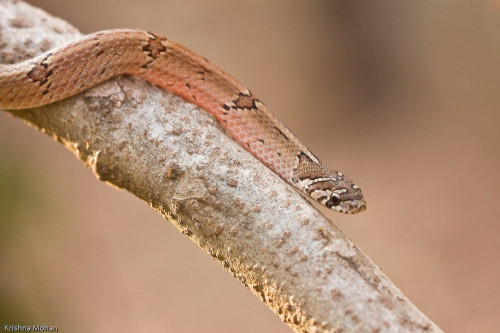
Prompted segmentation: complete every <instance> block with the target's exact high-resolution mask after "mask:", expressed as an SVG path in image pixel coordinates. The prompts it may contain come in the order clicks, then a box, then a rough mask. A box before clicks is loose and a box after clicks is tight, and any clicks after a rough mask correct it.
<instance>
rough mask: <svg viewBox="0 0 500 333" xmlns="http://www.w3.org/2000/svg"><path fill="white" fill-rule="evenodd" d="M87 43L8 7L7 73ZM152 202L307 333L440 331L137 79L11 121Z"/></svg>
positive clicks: (227, 148)
mask: <svg viewBox="0 0 500 333" xmlns="http://www.w3.org/2000/svg"><path fill="white" fill-rule="evenodd" d="M80 35H81V34H80V33H79V32H78V31H77V30H76V29H75V28H74V27H72V26H71V25H69V24H68V23H66V22H65V21H63V20H61V19H57V18H54V17H52V16H49V15H48V14H46V13H45V12H43V11H41V10H39V9H36V8H34V7H31V6H30V5H27V4H25V3H23V2H21V1H13V0H0V63H14V62H19V61H22V60H25V59H29V58H31V57H33V56H34V55H36V54H39V53H41V52H43V51H47V50H48V49H50V48H53V47H56V46H58V45H62V44H64V43H67V42H69V41H72V40H74V39H76V38H78V37H79V36H80ZM6 112H9V113H10V114H12V115H14V116H15V117H18V118H20V119H23V120H24V121H26V122H27V123H28V124H31V125H33V126H35V127H36V128H38V129H39V130H41V131H42V132H44V133H46V134H48V135H51V136H53V137H54V138H55V139H56V140H57V141H59V142H61V143H63V144H64V145H65V146H66V147H67V148H68V149H70V150H71V151H73V152H74V153H75V155H76V156H77V157H78V158H79V159H81V160H82V161H83V162H84V163H86V164H87V165H89V166H90V167H91V168H92V170H93V171H94V173H95V174H96V175H97V177H98V178H99V179H100V180H102V181H105V182H108V183H110V184H113V185H114V186H117V187H119V188H123V189H126V190H128V191H130V192H132V193H133V194H135V195H136V196H137V197H138V198H140V199H142V200H144V201H146V202H147V203H148V204H149V205H150V206H151V207H152V208H154V209H155V210H157V211H158V212H159V213H160V214H162V215H163V216H164V217H165V218H166V219H168V220H169V221H171V222H172V223H173V224H174V225H175V226H176V227H177V228H178V229H179V230H180V231H181V232H183V233H184V234H186V235H187V236H188V237H190V239H191V240H193V241H194V242H195V243H196V244H198V246H200V247H201V248H202V249H204V250H205V251H206V252H207V253H208V254H209V255H211V256H212V257H213V258H214V259H216V260H217V261H218V262H219V263H221V264H222V266H223V267H224V268H225V269H227V270H228V271H230V272H231V273H232V274H233V276H234V277H235V278H237V279H238V280H240V281H241V282H242V283H243V284H244V285H245V286H246V287H247V288H248V289H250V290H251V291H252V292H253V293H254V294H255V295H256V296H257V297H259V298H260V299H261V300H262V301H263V302H265V303H266V304H267V305H268V306H269V307H270V308H271V309H272V310H273V311H274V312H275V313H276V314H277V315H278V316H279V317H280V318H281V319H282V320H283V321H285V322H286V323H287V324H288V325H289V326H290V327H291V328H292V329H294V330H295V331H297V332H315V331H317V332H320V331H321V332H322V331H325V332H326V331H337V332H339V331H348V332H385V331H391V332H423V331H428V332H440V331H441V330H440V329H439V328H438V327H437V326H436V325H435V324H434V323H433V322H431V321H430V320H429V319H428V318H427V317H426V316H425V315H424V314H422V313H421V312H420V311H419V310H418V309H417V308H416V307H415V306H414V305H413V304H412V303H411V302H410V301H409V300H408V299H407V298H406V297H405V296H404V295H403V294H402V293H401V292H400V291H399V289H398V288H397V287H396V286H394V285H393V284H392V283H391V281H390V280H389V279H388V278H387V277H386V276H385V275H384V274H383V273H382V272H381V271H380V269H379V268H378V267H377V266H376V265H375V264H374V263H373V262H372V261H371V260H370V259H369V258H368V257H367V256H366V255H365V254H364V253H362V252H361V250H359V249H358V248H357V247H356V246H355V245H354V244H353V243H352V241H350V240H349V239H348V238H347V237H346V236H345V235H343V234H342V232H341V231H340V230H338V229H337V227H335V226H334V225H333V224H332V223H331V222H330V221H329V220H327V219H326V218H325V217H324V216H323V215H321V214H320V213H319V212H318V211H317V210H316V209H315V208H314V207H313V206H312V205H310V204H309V203H308V202H307V201H306V200H305V199H304V198H302V197H301V196H300V195H299V194H298V193H297V192H295V191H294V190H293V189H292V188H291V187H290V186H289V185H287V184H286V183H284V182H283V181H282V180H281V179H279V178H278V177H277V176H276V175H275V174H274V173H272V172H271V171H270V170H268V169H267V168H266V167H264V166H263V165H262V164H261V163H260V162H258V161H257V160H255V159H254V158H253V157H252V156H251V155H250V154H248V153H247V152H246V151H244V150H243V149H242V148H241V147H239V146H238V145H237V144H236V143H235V142H233V141H232V140H231V139H230V138H229V137H228V136H227V135H226V134H225V133H224V131H223V129H222V128H221V127H220V126H219V125H218V123H217V122H216V121H215V120H214V119H213V118H212V117H211V116H210V115H208V114H207V113H205V112H204V111H202V110H200V109H198V108H197V107H195V106H193V105H191V104H189V103H186V102H185V101H183V100H182V99H180V98H179V97H177V96H174V95H172V94H169V93H168V92H165V91H163V90H161V89H159V88H157V87H155V86H153V85H150V84H148V83H146V82H143V81H141V80H139V79H135V78H132V77H121V78H117V79H113V80H110V81H108V82H106V83H104V84H101V85H99V86H97V87H95V88H93V89H90V90H88V91H87V92H85V93H83V94H80V95H78V96H75V97H72V98H69V99H67V100H64V101H61V102H59V103H55V104H52V105H48V106H45V107H41V108H36V109H30V110H21V111H6Z"/></svg>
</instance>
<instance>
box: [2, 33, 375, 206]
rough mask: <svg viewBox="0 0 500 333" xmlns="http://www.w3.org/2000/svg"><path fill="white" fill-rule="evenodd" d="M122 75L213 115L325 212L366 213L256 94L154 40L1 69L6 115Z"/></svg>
mask: <svg viewBox="0 0 500 333" xmlns="http://www.w3.org/2000/svg"><path fill="white" fill-rule="evenodd" d="M122 74H130V75H134V76H137V77H140V78H142V79H145V80H147V81H149V82H151V83H153V84H155V85H158V86H160V87H162V88H164V89H166V90H168V91H170V92H173V93H174V94H177V95H179V96H181V97H182V98H184V99H185V100H186V101H188V102H191V103H193V104H196V105H197V106H199V107H201V108H202V109H204V110H205V111H207V112H209V113H210V114H212V115H213V116H214V117H215V118H216V119H217V120H218V121H219V122H220V123H221V125H222V126H223V127H224V128H225V130H226V131H227V133H228V134H229V135H230V136H231V137H233V138H234V140H236V141H237V142H238V143H239V144H240V145H241V146H243V147H244V148H245V149H247V150H248V151H249V152H250V153H252V154H253V155H254V156H255V157H256V158H257V159H259V160H260V161H261V162H262V163H264V164H265V165H266V166H267V167H268V168H270V169H271V170H273V171H274V172H275V173H276V174H278V175H279V176H280V177H281V178H283V179H284V180H285V181H287V182H288V183H290V184H292V185H293V186H295V187H296V188H297V189H299V190H300V191H302V192H304V193H306V194H307V195H309V196H310V197H312V198H313V199H314V200H316V201H318V202H320V203H321V204H323V205H325V206H327V207H329V208H331V209H333V210H335V211H338V212H343V213H357V212H360V211H362V210H365V209H366V203H365V200H364V198H363V194H362V192H361V189H359V187H358V186H356V185H355V184H354V183H353V182H352V181H351V180H350V179H348V178H347V177H345V176H344V175H343V174H342V173H340V172H338V171H334V170H332V169H330V168H329V167H328V166H326V165H325V164H323V163H322V162H320V161H319V160H318V158H317V157H316V156H315V155H314V154H312V153H311V151H310V150H309V149H307V148H306V147H305V145H304V144H302V143H301V142H300V141H299V140H298V139H297V138H296V137H295V136H294V135H293V134H292V133H291V132H290V130H289V129H288V128H286V127H285V126H284V125H283V124H282V123H281V122H280V121H279V120H278V119H277V118H276V117H275V116H274V115H273V114H272V113H270V112H269V111H268V110H267V108H266V107H265V106H264V104H263V103H262V102H261V101H260V100H259V99H257V98H255V97H254V95H253V94H252V93H251V92H250V90H248V89H247V88H246V87H245V86H243V85H242V84H241V83H239V82H238V81H237V80H235V79H234V78H233V77H231V76H230V75H228V74H226V73H224V72H223V71H222V70H220V69H219V68H218V67H216V66H215V65H213V64H212V63H210V62H209V61H208V60H207V59H205V58H203V57H201V56H199V55H197V54H195V53H194V52H192V51H190V50H188V49H187V48H185V47H183V46H181V45H179V44H177V43H175V42H173V41H171V40H169V39H167V38H165V37H162V36H158V35H155V34H152V33H149V32H145V31H139V30H109V31H101V32H97V33H95V34H92V35H87V36H85V37H83V38H82V39H80V40H78V41H75V42H73V43H71V44H68V45H66V46H63V47H61V48H58V49H55V50H52V51H49V52H47V53H45V54H43V55H40V56H38V57H36V58H33V59H30V60H27V61H25V62H22V63H17V64H13V65H0V108H2V109H25V108H32V107H37V106H42V105H46V104H49V103H53V102H56V101H59V100H62V99H64V98H67V97H70V96H73V95H75V94H78V93H79V92H82V91H84V90H86V89H89V88H91V87H93V86H95V85H97V84H99V83H101V82H103V81H105V80H108V79H110V78H112V77H115V76H118V75H122Z"/></svg>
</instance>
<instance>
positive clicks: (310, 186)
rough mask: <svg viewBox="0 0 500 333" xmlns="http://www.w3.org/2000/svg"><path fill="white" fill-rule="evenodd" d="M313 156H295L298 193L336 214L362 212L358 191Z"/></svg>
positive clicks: (364, 205)
mask: <svg viewBox="0 0 500 333" xmlns="http://www.w3.org/2000/svg"><path fill="white" fill-rule="evenodd" d="M313 158H315V157H314V155H312V157H311V156H308V155H306V154H304V153H303V155H302V156H299V159H298V164H297V168H295V170H294V177H293V178H294V181H295V184H296V186H297V187H298V188H299V190H301V191H303V192H304V193H305V194H307V195H309V196H310V197H311V198H313V199H314V200H316V201H318V202H319V203H321V204H322V205H324V206H326V207H328V208H330V209H332V210H335V211H337V212H341V213H346V214H354V213H359V212H362V211H364V210H366V201H365V199H364V197H363V193H362V192H361V189H360V188H359V187H358V186H357V185H356V184H354V183H353V182H352V181H351V180H350V179H349V178H347V177H345V176H344V175H343V174H342V173H341V172H338V171H333V170H331V169H330V168H329V167H328V166H326V165H325V164H323V163H321V162H320V161H319V160H317V159H316V160H314V159H313Z"/></svg>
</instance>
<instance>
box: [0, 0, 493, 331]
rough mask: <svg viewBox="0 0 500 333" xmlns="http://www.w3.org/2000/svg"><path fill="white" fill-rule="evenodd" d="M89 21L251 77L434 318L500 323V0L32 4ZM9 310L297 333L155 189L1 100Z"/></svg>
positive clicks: (471, 327) (159, 326) (30, 316)
mask: <svg viewBox="0 0 500 333" xmlns="http://www.w3.org/2000/svg"><path fill="white" fill-rule="evenodd" d="M29 2H31V3H33V4H36V5H38V6H40V7H42V8H44V9H46V10H47V11H49V12H50V13H52V14H53V15H56V16H60V17H62V18H64V19H66V20H68V21H69V22H71V23H72V24H73V25H75V26H76V27H78V28H79V29H80V30H81V31H83V32H92V31H97V30H102V29H108V28H118V27H129V28H140V29H145V30H150V31H154V32H157V33H160V34H164V35H166V36H168V37H169V38H171V39H174V40H176V41H178V42H180V43H182V44H184V45H186V46H188V47H189V48H191V49H193V50H195V51H196V52H198V53H200V54H202V55H204V56H206V57H207V58H209V59H210V60H212V61H213V62H215V63H216V64H218V65H220V66H221V67H222V68H224V69H225V70H226V71H227V72H229V73H231V74H233V75H234V76H235V77H237V78H238V79H239V80H241V81H242V82H244V83H245V84H246V85H247V86H248V87H250V88H251V89H252V91H253V92H254V93H255V94H256V95H257V96H259V98H260V99H262V100H263V101H265V102H266V104H267V106H268V107H269V108H270V109H271V110H272V111H273V112H274V113H275V114H277V115H278V117H279V118H280V119H281V120H283V121H284V122H285V123H286V124H287V125H288V126H289V127H290V128H291V129H292V130H293V131H294V132H295V133H296V134H297V136H298V137H299V138H301V139H302V140H303V141H304V142H305V143H306V144H307V145H308V146H309V147H310V148H311V149H312V150H313V151H314V152H315V153H316V154H317V155H318V156H320V157H321V158H322V159H323V160H324V161H325V162H327V163H328V164H330V165H331V166H333V167H334V168H338V169H340V170H341V171H343V172H345V173H346V174H347V175H349V176H351V177H352V178H354V179H355V181H356V183H357V184H358V185H360V186H361V187H362V188H363V190H364V193H365V196H366V198H367V200H368V210H367V212H365V213H363V214H360V215H357V216H343V215H340V214H336V213H332V212H329V211H325V210H323V211H324V212H325V214H327V216H329V217H330V218H331V219H332V220H333V221H334V222H335V223H336V224H337V225H339V226H340V228H341V229H342V230H343V231H344V232H345V233H346V234H347V235H349V237H351V238H352V239H353V240H354V242H355V243H356V244H357V245H358V246H359V247H360V248H361V249H362V250H363V251H364V252H365V253H366V254H367V255H368V256H369V257H371V258H372V259H373V260H374V261H375V263H376V264H378V265H379V266H380V267H381V269H382V270H383V271H384V272H385V273H386V274H387V275H388V276H389V278H390V279H391V280H392V281H393V282H394V283H395V284H396V285H397V286H398V287H399V288H401V289H402V291H403V292H404V293H405V294H406V295H407V296H408V297H409V298H410V299H411V300H412V301H413V302H414V303H415V304H416V305H417V306H418V307H419V308H420V309H421V310H422V311H423V312H424V313H425V314H426V315H427V316H429V317H430V318H431V319H432V320H433V321H435V322H436V323H437V324H438V325H439V326H440V327H441V328H443V329H444V330H446V331H450V332H452V331H453V332H492V331H495V330H498V329H499V327H500V325H499V324H500V320H499V319H498V312H499V310H500V287H499V281H500V268H499V265H498V263H499V261H498V257H499V250H500V242H499V240H498V239H499V237H498V236H499V229H500V225H499V223H498V221H499V218H498V215H499V213H498V206H497V205H498V204H499V201H498V199H499V191H498V189H499V186H500V177H499V174H500V172H499V171H500V170H499V165H500V163H499V162H500V161H499V160H500V154H499V151H500V134H499V125H500V121H499V120H500V116H499V106H500V93H499V88H500V82H499V81H500V5H498V4H496V3H495V2H493V1H490V2H487V1H466V0H453V1H452V0H446V1H439V2H438V1H431V0H425V1H409V0H408V1H400V0H393V1H376V2H375V1H341V0H339V1H329V0H324V1H299V0H295V1H291V0H279V1H265V0H254V1H223V0H218V1H190V0H182V1H180V0H169V1H166V0H148V1H141V2H139V1H133V0H120V1H117V0H86V1H71V2H69V1H64V0H57V1H56V0H47V1H29ZM0 161H1V162H0V220H1V223H0V227H1V233H0V259H1V263H2V269H1V273H0V281H1V283H0V288H1V294H2V298H1V302H0V313H1V314H2V315H1V316H2V317H1V320H2V322H1V324H2V325H3V324H5V323H8V324H16V323H30V322H36V323H47V324H56V325H59V327H60V329H61V331H63V332H117V331H124V332H125V331H128V332H138V331H147V330H148V331H151V332H157V331H166V332H200V331H203V332H235V331H238V332H288V328H287V326H286V325H284V324H283V323H281V322H280V320H279V319H278V318H277V317H276V316H275V315H274V314H273V313H272V312H271V311H270V310H269V309H267V307H266V306H265V305H264V304H263V303H261V302H260V301H259V300H258V299H257V298H256V297H254V296H253V295H252V294H251V293H250V292H249V291H247V290H245V289H244V288H243V286H242V285H240V283H238V282H237V281H236V280H235V279H233V278H232V277H231V276H230V274H228V273H227V272H225V271H224V270H223V269H222V267H221V266H220V265H218V264H216V263H215V262H214V261H213V260H212V259H211V258H210V257H209V256H207V255H205V254H204V253H203V252H202V251H201V250H200V249H199V248H197V247H196V246H194V245H193V244H192V243H191V242H190V240H189V239H188V238H187V237H184V236H183V235H181V234H180V233H179V232H178V231H177V230H176V229H175V228H174V227H173V226H172V225H170V224H169V223H168V222H166V221H164V220H163V219H162V218H161V217H160V215H158V214H156V213H155V212H154V211H152V210H151V209H150V208H149V207H147V206H146V205H145V204H144V203H143V202H141V201H139V200H136V199H135V198H134V197H133V196H132V195H130V194H128V193H127V192H124V191H118V190H116V189H115V188H111V187H109V186H107V185H105V184H103V183H100V182H99V181H97V180H96V179H95V177H94V175H93V174H92V173H91V171H90V170H89V169H87V168H85V167H83V166H82V163H80V162H79V161H77V159H76V158H75V157H74V156H73V155H72V154H71V153H70V152H69V151H66V150H65V148H64V147H63V146H62V145H60V144H57V143H56V142H54V141H53V140H52V139H50V138H49V137H46V136H44V135H43V134H41V133H39V132H37V131H35V130H33V129H32V128H29V127H28V126H26V125H24V124H22V123H21V122H20V121H19V120H16V119H13V118H11V117H10V116H7V115H6V114H4V113H2V112H0Z"/></svg>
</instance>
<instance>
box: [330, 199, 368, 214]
mask: <svg viewBox="0 0 500 333" xmlns="http://www.w3.org/2000/svg"><path fill="white" fill-rule="evenodd" d="M332 208H333V209H335V210H336V211H337V212H340V213H345V214H356V213H361V212H363V211H365V210H366V201H365V200H364V199H361V200H350V201H344V202H343V203H341V204H340V205H338V206H335V207H332Z"/></svg>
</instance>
